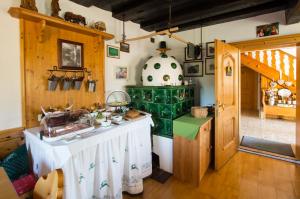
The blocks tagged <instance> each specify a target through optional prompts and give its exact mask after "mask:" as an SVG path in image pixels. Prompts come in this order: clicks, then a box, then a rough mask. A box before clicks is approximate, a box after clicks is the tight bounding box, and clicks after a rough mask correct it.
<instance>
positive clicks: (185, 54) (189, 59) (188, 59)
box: [184, 47, 193, 61]
mask: <svg viewBox="0 0 300 199" xmlns="http://www.w3.org/2000/svg"><path fill="white" fill-rule="evenodd" d="M184 60H185V61H193V58H190V57H189V56H188V50H187V47H185V48H184Z"/></svg>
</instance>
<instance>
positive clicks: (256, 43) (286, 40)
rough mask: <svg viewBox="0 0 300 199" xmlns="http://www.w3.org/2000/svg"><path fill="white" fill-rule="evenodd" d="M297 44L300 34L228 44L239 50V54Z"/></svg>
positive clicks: (299, 40) (299, 41)
mask: <svg viewBox="0 0 300 199" xmlns="http://www.w3.org/2000/svg"><path fill="white" fill-rule="evenodd" d="M297 43H300V34H291V35H282V36H273V37H268V38H260V39H253V40H247V41H240V42H233V43H230V44H231V45H233V46H236V47H237V48H239V49H240V50H241V52H245V51H253V50H263V49H271V48H282V47H289V46H296V44H297Z"/></svg>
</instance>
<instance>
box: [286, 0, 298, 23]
mask: <svg viewBox="0 0 300 199" xmlns="http://www.w3.org/2000/svg"><path fill="white" fill-rule="evenodd" d="M285 15H286V23H287V24H294V23H298V22H300V0H298V1H297V3H296V4H295V5H293V6H292V7H291V8H290V9H288V10H287V11H286V13H285Z"/></svg>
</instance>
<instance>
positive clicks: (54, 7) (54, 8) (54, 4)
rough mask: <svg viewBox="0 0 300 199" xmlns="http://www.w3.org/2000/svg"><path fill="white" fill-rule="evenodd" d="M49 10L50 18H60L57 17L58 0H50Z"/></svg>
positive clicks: (58, 9)
mask: <svg viewBox="0 0 300 199" xmlns="http://www.w3.org/2000/svg"><path fill="white" fill-rule="evenodd" d="M51 10H52V14H51V16H52V17H56V18H61V17H60V16H59V11H61V9H60V6H59V0H52V2H51Z"/></svg>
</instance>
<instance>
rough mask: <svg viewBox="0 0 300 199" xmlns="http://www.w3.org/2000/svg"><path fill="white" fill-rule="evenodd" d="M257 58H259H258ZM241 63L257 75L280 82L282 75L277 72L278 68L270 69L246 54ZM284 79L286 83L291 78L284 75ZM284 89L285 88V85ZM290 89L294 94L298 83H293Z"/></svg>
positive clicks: (243, 55) (242, 56)
mask: <svg viewBox="0 0 300 199" xmlns="http://www.w3.org/2000/svg"><path fill="white" fill-rule="evenodd" d="M256 57H257V56H256ZM241 63H242V65H243V66H246V67H248V68H250V69H252V70H254V71H256V72H257V73H259V74H261V75H263V76H264V77H266V78H267V79H269V80H279V76H280V73H279V71H277V70H276V68H273V67H270V66H269V65H267V64H265V63H262V62H261V61H260V60H257V59H254V58H252V57H250V56H249V55H246V54H244V53H243V54H241ZM282 79H283V80H285V81H288V80H289V77H288V76H287V75H286V74H285V73H282ZM283 87H285V86H284V85H283ZM289 89H290V90H291V91H292V92H295V91H296V82H295V81H293V86H290V87H289Z"/></svg>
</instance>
